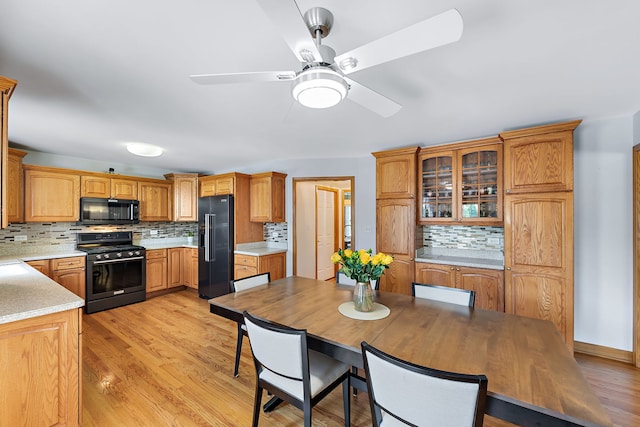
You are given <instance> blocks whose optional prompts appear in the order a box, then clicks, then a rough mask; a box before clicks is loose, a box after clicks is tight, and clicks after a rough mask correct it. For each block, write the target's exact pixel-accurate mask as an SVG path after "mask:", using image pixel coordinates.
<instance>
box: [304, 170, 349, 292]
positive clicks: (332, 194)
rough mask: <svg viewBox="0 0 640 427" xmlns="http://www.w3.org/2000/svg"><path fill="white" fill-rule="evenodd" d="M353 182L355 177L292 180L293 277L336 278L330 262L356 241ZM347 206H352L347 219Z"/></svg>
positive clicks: (333, 267)
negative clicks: (333, 255)
mask: <svg viewBox="0 0 640 427" xmlns="http://www.w3.org/2000/svg"><path fill="white" fill-rule="evenodd" d="M354 182H355V177H352V176H347V177H312V178H293V180H292V183H293V274H294V275H296V276H302V277H309V278H314V279H317V278H320V280H330V279H332V278H333V277H335V266H334V265H333V264H332V263H329V261H328V259H329V258H330V256H331V254H332V253H333V252H335V251H336V250H337V249H338V248H339V247H344V246H343V245H344V244H345V243H346V242H348V243H349V244H351V242H352V241H354V239H355V235H354V232H353V230H355V211H354V208H353V206H354V196H355V194H354ZM345 200H346V202H345ZM345 204H348V205H349V209H347V210H346V211H347V212H348V215H349V217H348V218H345ZM319 212H320V213H319ZM345 224H348V227H345ZM327 254H328V255H327ZM325 257H326V258H327V260H325V259H324V258H325Z"/></svg>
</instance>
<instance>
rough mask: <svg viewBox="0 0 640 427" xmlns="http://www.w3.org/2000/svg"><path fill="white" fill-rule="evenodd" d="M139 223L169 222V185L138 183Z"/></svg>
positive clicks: (170, 210) (170, 192)
mask: <svg viewBox="0 0 640 427" xmlns="http://www.w3.org/2000/svg"><path fill="white" fill-rule="evenodd" d="M138 195H139V196H140V221H171V217H172V207H173V204H172V200H171V199H172V196H173V194H172V191H171V183H164V182H146V181H140V182H138Z"/></svg>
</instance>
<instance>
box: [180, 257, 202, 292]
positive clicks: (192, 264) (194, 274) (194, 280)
mask: <svg viewBox="0 0 640 427" xmlns="http://www.w3.org/2000/svg"><path fill="white" fill-rule="evenodd" d="M182 266H183V270H182V271H183V276H184V277H183V278H184V282H185V285H187V286H188V287H190V288H193V289H198V250H197V249H193V248H183V257H182Z"/></svg>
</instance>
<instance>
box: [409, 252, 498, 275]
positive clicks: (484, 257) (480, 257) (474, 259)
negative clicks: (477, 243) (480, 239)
mask: <svg viewBox="0 0 640 427" xmlns="http://www.w3.org/2000/svg"><path fill="white" fill-rule="evenodd" d="M415 261H416V262H428V263H432V264H446V265H458V266H460V267H475V268H488V269H491V270H504V254H503V252H502V251H486V250H473V249H455V248H428V247H425V248H420V249H418V250H417V251H416V259H415Z"/></svg>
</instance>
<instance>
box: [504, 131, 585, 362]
mask: <svg viewBox="0 0 640 427" xmlns="http://www.w3.org/2000/svg"><path fill="white" fill-rule="evenodd" d="M579 124H580V121H572V122H567V123H560V124H556V125H547V126H540V127H535V128H529V129H521V130H516V131H510V132H504V133H502V134H500V136H501V137H502V138H503V140H504V151H505V176H506V178H505V181H506V186H505V195H504V254H505V311H506V312H507V313H512V314H517V315H522V316H528V317H534V318H540V319H546V320H550V321H551V322H552V323H553V324H554V325H555V326H556V327H557V328H558V331H559V332H560V334H561V335H562V337H563V338H564V340H565V343H566V344H567V347H569V349H570V350H571V351H572V352H573V334H574V324H573V316H574V308H573V307H574V283H573V280H574V278H573V191H572V189H573V167H572V166H573V157H572V156H573V155H572V153H573V130H574V129H575V128H576V127H577V126H578V125H579ZM545 141H548V146H547V145H546V144H545ZM518 171H521V173H520V172H518ZM569 175H571V176H569ZM538 190H540V191H538Z"/></svg>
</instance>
